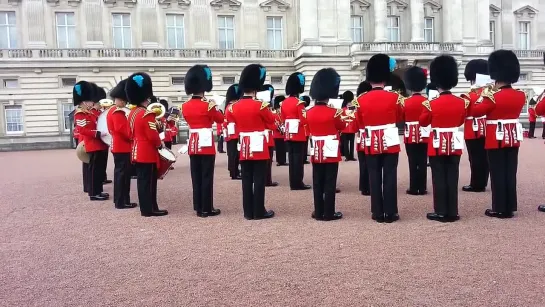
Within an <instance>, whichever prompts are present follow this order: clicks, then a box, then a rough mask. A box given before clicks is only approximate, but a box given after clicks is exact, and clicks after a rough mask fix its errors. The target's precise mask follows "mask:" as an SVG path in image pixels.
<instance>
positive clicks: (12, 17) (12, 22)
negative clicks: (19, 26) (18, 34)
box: [7, 12, 15, 25]
mask: <svg viewBox="0 0 545 307" xmlns="http://www.w3.org/2000/svg"><path fill="white" fill-rule="evenodd" d="M7 15H8V24H10V25H15V12H8V13H7Z"/></svg>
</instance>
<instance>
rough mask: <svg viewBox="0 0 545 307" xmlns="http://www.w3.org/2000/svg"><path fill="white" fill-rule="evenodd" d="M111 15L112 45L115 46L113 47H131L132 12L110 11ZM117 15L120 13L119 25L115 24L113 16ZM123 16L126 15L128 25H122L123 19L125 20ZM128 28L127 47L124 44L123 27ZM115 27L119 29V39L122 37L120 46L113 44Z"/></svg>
mask: <svg viewBox="0 0 545 307" xmlns="http://www.w3.org/2000/svg"><path fill="white" fill-rule="evenodd" d="M111 15H112V41H113V42H112V46H113V47H114V48H115V49H132V48H133V47H132V46H133V33H132V14H131V13H128V12H112V13H111ZM117 15H120V16H121V25H120V26H116V25H115V20H114V19H115V16H117ZM124 16H128V19H129V25H128V26H124V25H123V21H124V20H125V19H124ZM126 28H128V29H129V33H130V35H129V46H128V47H127V46H126V38H125V33H124V31H123V30H124V29H126ZM116 29H121V30H122V31H121V33H122V36H121V39H122V45H123V46H122V47H118V46H116V45H115V42H116V35H115V30H116Z"/></svg>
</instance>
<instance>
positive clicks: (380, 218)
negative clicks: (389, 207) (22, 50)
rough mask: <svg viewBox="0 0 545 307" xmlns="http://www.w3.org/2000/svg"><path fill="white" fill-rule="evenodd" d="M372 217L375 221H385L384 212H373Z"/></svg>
mask: <svg viewBox="0 0 545 307" xmlns="http://www.w3.org/2000/svg"><path fill="white" fill-rule="evenodd" d="M371 218H372V219H373V221H376V222H377V223H384V214H374V213H373V214H371Z"/></svg>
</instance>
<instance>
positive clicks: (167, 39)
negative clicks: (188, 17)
mask: <svg viewBox="0 0 545 307" xmlns="http://www.w3.org/2000/svg"><path fill="white" fill-rule="evenodd" d="M170 16H173V17H174V23H175V25H174V26H169V25H168V18H169V17H170ZM178 17H181V18H182V24H181V25H178V23H177V18H178ZM165 23H166V24H165V30H166V41H167V47H168V48H169V49H184V48H185V41H186V37H185V36H186V35H185V34H186V33H185V14H179V13H167V14H166V15H165ZM179 29H181V30H182V38H181V46H179V45H180V44H179V43H180V42H179V41H178V30H179ZM169 30H174V34H175V35H174V38H175V40H176V42H175V44H176V46H175V47H172V46H171V45H170V40H169V35H168V33H169Z"/></svg>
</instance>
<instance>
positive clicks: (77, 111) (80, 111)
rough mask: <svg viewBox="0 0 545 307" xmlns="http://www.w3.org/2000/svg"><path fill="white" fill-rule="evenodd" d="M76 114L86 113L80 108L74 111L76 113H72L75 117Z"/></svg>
mask: <svg viewBox="0 0 545 307" xmlns="http://www.w3.org/2000/svg"><path fill="white" fill-rule="evenodd" d="M78 113H87V111H86V110H84V109H82V108H80V107H78V108H77V109H76V112H74V115H76V114H78Z"/></svg>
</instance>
